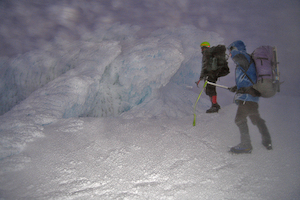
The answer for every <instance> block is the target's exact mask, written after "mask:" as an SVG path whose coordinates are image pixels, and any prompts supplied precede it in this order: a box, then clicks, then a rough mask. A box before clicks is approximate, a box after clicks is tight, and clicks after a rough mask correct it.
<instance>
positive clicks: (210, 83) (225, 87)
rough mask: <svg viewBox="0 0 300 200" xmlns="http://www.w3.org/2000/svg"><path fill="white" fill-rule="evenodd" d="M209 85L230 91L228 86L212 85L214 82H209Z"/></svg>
mask: <svg viewBox="0 0 300 200" xmlns="http://www.w3.org/2000/svg"><path fill="white" fill-rule="evenodd" d="M207 84H209V85H214V86H217V87H220V88H224V89H228V90H229V87H227V86H225V85H219V84H216V83H212V82H209V81H207Z"/></svg>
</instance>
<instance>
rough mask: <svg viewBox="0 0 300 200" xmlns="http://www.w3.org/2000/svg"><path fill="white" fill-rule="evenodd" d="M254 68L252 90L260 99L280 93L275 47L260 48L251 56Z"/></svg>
mask: <svg viewBox="0 0 300 200" xmlns="http://www.w3.org/2000/svg"><path fill="white" fill-rule="evenodd" d="M251 56H252V59H253V60H254V63H255V67H256V76H257V82H256V83H255V84H254V85H253V88H254V89H256V90H257V91H259V92H260V94H261V97H265V98H268V97H272V96H274V95H275V94H276V92H279V91H280V82H279V68H278V62H277V50H276V47H271V46H260V47H258V48H257V49H255V50H254V51H253V53H252V54H251Z"/></svg>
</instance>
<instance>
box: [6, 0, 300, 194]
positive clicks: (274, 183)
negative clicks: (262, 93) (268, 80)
mask: <svg viewBox="0 0 300 200" xmlns="http://www.w3.org/2000/svg"><path fill="white" fill-rule="evenodd" d="M0 6H1V9H2V10H1V12H0V17H1V22H0V23H1V26H0V44H1V49H0V53H1V55H2V56H1V58H0V66H1V68H0V71H1V74H0V78H1V79H0V92H1V96H0V109H1V110H0V111H1V114H2V116H0V137H1V138H0V199H1V200H2V199H299V196H300V194H299V186H300V183H299V180H300V173H299V172H298V169H299V166H300V162H299V152H300V151H299V145H298V143H299V139H300V138H299V134H298V133H299V131H298V130H299V125H298V121H299V113H298V112H299V108H300V106H299V92H298V90H297V88H298V85H297V84H299V79H298V77H299V68H298V66H297V64H296V62H297V54H298V52H299V47H298V45H297V44H298V43H299V36H298V33H299V27H300V26H299V2H298V1H289V2H288V3H287V2H282V1H264V2H261V1H251V2H236V1H221V0H219V1H188V0H182V1H180V0H177V1H162V0H160V1H140V2H138V3H136V2H135V1H133V0H132V1H131V0H126V1H118V0H115V1H101V3H99V2H98V1H85V2H84V3H83V2H82V1H30V2H29V1H26V2H25V1H12V2H11V1H1V2H0ZM236 39H241V40H243V41H244V42H245V43H246V45H247V48H248V52H251V51H253V50H254V48H255V47H257V46H260V45H262V44H268V45H272V46H277V49H278V57H279V62H280V70H281V78H282V81H285V82H284V83H283V84H282V85H281V86H282V87H281V92H280V93H278V94H276V96H275V97H273V98H270V99H261V100H260V112H261V115H262V117H263V118H264V119H265V120H266V122H267V126H268V127H269V129H270V133H271V136H272V139H273V145H274V150H272V151H267V150H266V149H264V147H263V146H262V145H261V138H260V135H259V133H258V130H257V128H256V127H254V126H252V125H250V132H251V139H252V145H253V147H254V150H253V152H252V154H250V155H232V154H229V153H228V152H227V151H228V149H229V147H230V146H233V145H236V144H237V143H238V142H239V133H238V129H237V127H236V125H235V124H234V116H235V112H236V108H237V107H236V105H235V104H233V102H232V100H233V94H232V93H230V92H228V91H226V90H224V89H220V88H218V101H219V103H220V104H221V107H222V109H221V110H220V112H219V113H217V114H211V115H209V114H206V113H205V110H206V109H208V108H209V106H210V102H209V100H208V98H207V96H206V95H205V94H203V95H202V96H201V98H200V101H199V103H198V106H197V110H196V114H197V125H196V126H195V127H193V126H192V121H193V105H194V103H195V101H196V99H197V97H198V94H199V92H200V91H201V89H202V88H201V86H200V88H197V87H196V86H195V83H194V82H195V81H196V80H198V78H199V73H200V70H201V59H202V57H201V52H200V49H199V44H200V43H201V42H202V41H205V40H207V41H210V42H211V43H212V45H217V44H225V45H228V44H229V43H231V42H232V41H233V40H236ZM229 64H230V65H231V71H232V73H230V74H229V75H228V76H226V77H224V78H221V79H220V81H219V82H218V83H220V84H223V85H227V86H232V85H234V73H233V72H234V66H233V63H232V61H229ZM249 123H250V121H249Z"/></svg>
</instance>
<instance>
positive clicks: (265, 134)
mask: <svg viewBox="0 0 300 200" xmlns="http://www.w3.org/2000/svg"><path fill="white" fill-rule="evenodd" d="M247 117H249V118H250V120H251V122H252V123H253V124H254V125H256V126H257V128H258V130H259V132H260V134H261V136H262V141H263V142H269V143H271V136H270V133H269V131H268V128H267V126H266V123H265V120H263V119H262V118H261V117H260V114H259V112H258V103H256V102H252V101H245V102H244V101H239V102H238V109H237V113H236V116H235V123H236V125H237V126H238V127H239V130H240V134H241V143H242V144H245V145H250V144H251V140H250V135H249V129H248V124H247Z"/></svg>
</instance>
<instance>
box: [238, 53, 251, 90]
mask: <svg viewBox="0 0 300 200" xmlns="http://www.w3.org/2000/svg"><path fill="white" fill-rule="evenodd" d="M248 55H249V54H248ZM249 56H250V55H249ZM233 60H234V61H235V62H237V63H238V64H239V65H240V66H241V69H242V72H243V73H244V74H245V76H246V77H247V78H248V79H249V80H250V82H251V83H252V84H253V85H254V84H255V83H254V82H253V80H252V79H251V78H250V77H249V76H248V74H247V71H248V69H249V67H250V65H251V64H252V63H254V61H253V59H252V57H251V56H250V62H249V61H248V60H247V58H246V56H245V55H243V54H237V55H236V56H234V57H233Z"/></svg>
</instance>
